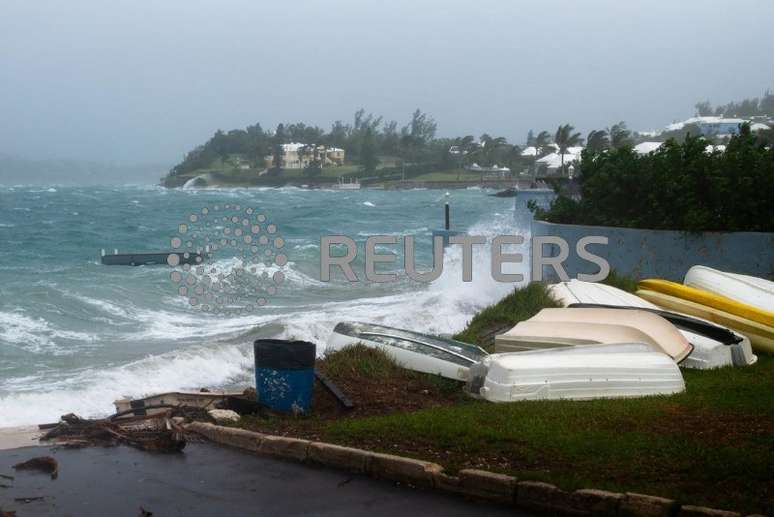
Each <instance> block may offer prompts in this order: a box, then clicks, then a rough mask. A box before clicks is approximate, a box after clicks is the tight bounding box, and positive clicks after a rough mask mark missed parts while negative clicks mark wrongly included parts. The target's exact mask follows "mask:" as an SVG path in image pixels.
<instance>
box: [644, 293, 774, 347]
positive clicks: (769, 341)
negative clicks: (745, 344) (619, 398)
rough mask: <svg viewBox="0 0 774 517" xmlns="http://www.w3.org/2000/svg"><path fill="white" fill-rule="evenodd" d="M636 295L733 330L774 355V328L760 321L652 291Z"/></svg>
mask: <svg viewBox="0 0 774 517" xmlns="http://www.w3.org/2000/svg"><path fill="white" fill-rule="evenodd" d="M644 282H645V281H643V282H640V287H643V283H644ZM647 282H651V281H647ZM675 285H677V286H679V287H683V286H680V284H675ZM636 294H637V296H639V297H641V298H643V299H645V300H647V301H649V302H651V303H653V304H655V305H658V306H659V307H663V308H664V309H667V310H670V311H673V312H679V313H682V314H689V315H691V316H696V317H697V318H703V319H705V320H709V321H713V322H715V323H717V324H718V325H722V326H724V327H728V328H730V329H733V330H735V331H737V332H738V333H740V334H743V335H744V336H746V337H747V338H748V339H749V340H750V344H751V345H752V346H753V348H754V349H755V350H756V351H760V352H768V353H774V326H771V325H764V324H763V323H760V322H758V321H754V320H752V319H748V318H745V317H743V316H739V315H737V314H732V313H730V312H726V311H723V310H721V309H719V308H716V307H710V306H709V305H704V304H701V303H697V302H694V301H691V300H687V299H685V298H681V297H678V296H672V295H671V294H665V293H663V292H657V291H654V290H651V289H642V288H641V289H640V290H638V291H637V293H636ZM721 298H722V297H721ZM732 303H735V302H732Z"/></svg>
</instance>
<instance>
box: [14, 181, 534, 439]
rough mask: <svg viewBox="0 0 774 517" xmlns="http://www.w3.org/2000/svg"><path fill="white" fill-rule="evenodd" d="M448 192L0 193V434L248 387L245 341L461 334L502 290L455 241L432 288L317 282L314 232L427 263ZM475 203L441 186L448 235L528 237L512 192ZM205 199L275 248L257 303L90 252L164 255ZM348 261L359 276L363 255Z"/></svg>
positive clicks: (483, 253) (524, 215) (478, 196)
mask: <svg viewBox="0 0 774 517" xmlns="http://www.w3.org/2000/svg"><path fill="white" fill-rule="evenodd" d="M444 194H445V193H444V192H443V191H437V190H414V191H401V192H387V191H375V190H361V191H350V192H336V191H325V190H316V191H310V190H302V189H297V188H283V189H233V190H166V189H162V188H157V187H116V188H109V187H89V188H86V187H84V188H64V187H54V188H40V187H23V186H18V187H0V426H12V425H21V424H29V423H40V422H43V421H51V420H54V419H56V418H57V417H58V416H59V415H61V414H64V413H67V412H75V413H78V414H81V415H84V416H97V415H104V414H108V413H110V412H112V401H113V400H114V399H116V398H119V397H121V396H139V395H143V394H148V393H152V392H158V391H161V390H172V389H182V388H198V387H201V386H207V387H227V386H234V385H240V384H241V385H244V384H249V383H250V382H251V378H252V369H251V367H252V347H251V343H252V341H253V340H254V339H255V338H256V337H258V336H282V337H296V338H300V339H307V340H311V341H314V342H316V343H318V350H322V349H323V348H324V346H325V342H326V341H327V338H328V336H329V334H330V331H331V330H332V329H333V326H334V325H335V324H336V322H338V321H340V320H342V319H354V320H360V321H374V322H380V323H384V324H387V325H393V326H399V327H403V328H408V329H414V330H419V331H424V332H435V333H451V332H455V331H458V330H460V329H462V328H463V327H464V325H465V324H466V322H467V321H468V320H469V319H470V317H471V316H472V315H473V314H474V313H475V311H476V310H478V309H479V308H481V307H482V306H484V305H486V304H489V303H492V302H494V301H496V300H497V299H499V298H500V297H502V296H503V295H504V294H505V293H507V292H508V291H509V290H510V289H511V288H512V286H511V285H506V284H498V283H496V282H494V281H493V280H492V279H491V276H490V274H489V253H488V250H487V249H486V248H483V249H481V250H477V251H476V252H475V255H474V258H475V261H474V262H475V268H474V281H473V282H472V283H463V282H462V280H461V267H460V254H459V252H458V250H456V249H454V248H450V249H449V250H447V253H446V256H445V262H444V264H445V267H444V274H443V275H442V276H441V277H440V278H439V279H437V280H436V281H434V282H432V283H431V284H418V283H414V282H411V281H408V280H406V279H401V280H399V281H398V282H396V283H390V284H370V283H366V282H360V283H357V284H351V283H347V282H343V281H334V282H330V283H325V282H321V281H320V280H319V278H320V276H319V244H320V236H321V235H327V234H343V235H348V236H351V237H352V238H353V239H355V240H356V241H357V242H358V244H359V257H362V255H363V243H364V241H365V240H366V238H367V237H368V236H370V235H374V234H388V235H398V236H402V235H407V234H410V235H414V236H415V237H416V240H417V246H418V257H417V260H418V262H419V264H420V265H421V264H424V265H425V267H427V266H429V265H430V260H431V256H430V241H431V230H432V229H433V228H435V227H438V226H440V225H441V224H442V203H443V200H444V198H445V196H444ZM486 194H487V192H485V191H482V190H478V189H471V190H461V191H453V192H452V193H451V195H450V196H449V200H450V202H451V204H452V221H453V225H454V227H455V228H456V229H461V230H466V231H467V232H468V233H471V234H482V235H490V236H491V235H495V234H498V233H508V234H526V233H527V232H528V228H529V221H530V215H529V212H528V211H527V210H526V209H525V208H524V205H523V201H521V200H520V205H519V208H517V209H514V200H513V199H501V198H496V197H489V196H487V195H486ZM215 205H218V206H220V207H225V206H226V205H230V206H231V207H234V206H236V205H239V206H240V207H254V208H255V209H256V210H258V211H261V213H264V214H266V215H267V217H268V221H267V223H269V222H274V223H275V224H276V225H277V226H278V229H279V231H278V233H277V235H281V236H282V238H283V239H284V240H285V244H284V248H283V251H284V252H286V253H287V256H288V259H289V262H288V264H287V265H286V266H284V268H283V272H284V274H285V280H284V282H283V283H282V284H281V285H280V287H279V289H278V292H277V293H276V294H275V295H273V296H271V297H270V299H269V303H268V304H267V305H266V306H265V307H260V308H255V309H254V310H253V311H251V312H249V313H248V314H230V315H216V314H212V313H204V312H202V311H200V310H198V309H197V308H196V307H192V306H191V305H190V304H189V301H188V300H187V299H186V298H184V297H181V296H179V295H178V287H177V286H176V285H175V284H174V283H173V282H171V281H170V272H171V268H170V267H166V266H154V267H107V266H102V265H101V264H100V261H99V254H100V249H101V248H107V249H108V252H112V250H113V248H118V249H119V250H121V251H151V250H168V249H170V248H169V246H170V238H171V237H173V236H175V235H176V234H177V232H178V227H179V224H181V223H184V222H186V220H187V218H188V217H190V214H200V213H201V209H202V208H204V207H213V206H215ZM242 209H243V208H242ZM392 249H394V251H396V252H401V251H402V250H401V247H399V246H398V247H394V248H392ZM230 260H234V259H233V257H229V256H228V253H227V252H226V251H221V252H218V253H213V256H212V257H211V258H210V261H208V262H211V263H213V264H217V265H219V266H223V267H227V266H228V264H229V261H230ZM402 263H403V260H402V258H399V259H398V264H401V265H402ZM356 264H357V265H358V267H356V268H355V270H356V272H358V274H359V275H360V276H361V277H362V276H363V269H362V267H363V265H362V264H363V263H362V260H360V259H358V261H357V262H356ZM525 269H526V268H525ZM259 273H260V272H258V273H256V274H259Z"/></svg>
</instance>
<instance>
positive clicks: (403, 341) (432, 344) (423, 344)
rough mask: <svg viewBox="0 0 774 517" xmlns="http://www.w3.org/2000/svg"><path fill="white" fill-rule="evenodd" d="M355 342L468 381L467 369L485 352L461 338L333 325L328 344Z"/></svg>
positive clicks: (402, 362)
mask: <svg viewBox="0 0 774 517" xmlns="http://www.w3.org/2000/svg"><path fill="white" fill-rule="evenodd" d="M357 343H362V344H364V345H366V346H369V347H373V348H378V349H379V350H383V351H384V352H385V353H387V355H389V356H390V357H392V358H393V359H394V360H395V362H397V363H398V364H400V365H401V366H403V367H404V368H407V369H409V370H414V371H417V372H422V373H429V374H433V375H440V376H442V377H446V378H447V379H453V380H456V381H464V380H467V378H468V368H470V366H471V365H473V364H476V363H478V362H479V361H481V360H482V359H483V358H485V357H486V356H487V355H488V354H487V352H486V351H485V350H484V349H482V348H480V347H477V346H475V345H470V344H468V343H463V342H461V341H455V340H453V339H448V338H442V337H438V336H430V335H427V334H421V333H419V332H412V331H410V330H403V329H397V328H392V327H385V326H382V325H374V324H372V323H358V322H341V323H339V324H338V325H336V327H335V328H334V329H333V333H332V334H331V337H330V339H329V340H328V347H329V348H331V349H334V350H337V349H340V348H343V347H345V346H348V345H354V344H357Z"/></svg>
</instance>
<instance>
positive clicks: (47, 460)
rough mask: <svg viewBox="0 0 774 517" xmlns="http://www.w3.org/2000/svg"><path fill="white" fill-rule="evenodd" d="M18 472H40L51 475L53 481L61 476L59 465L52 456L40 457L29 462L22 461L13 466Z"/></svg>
mask: <svg viewBox="0 0 774 517" xmlns="http://www.w3.org/2000/svg"><path fill="white" fill-rule="evenodd" d="M13 468H15V469H17V470H40V471H41V472H46V473H47V474H51V479H56V478H57V476H58V475H59V463H58V462H57V461H56V460H55V459H54V458H52V457H51V456H38V457H37V458H32V459H30V460H27V461H22V462H21V463H17V464H16V465H14V466H13Z"/></svg>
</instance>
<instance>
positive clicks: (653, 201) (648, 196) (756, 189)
mask: <svg viewBox="0 0 774 517" xmlns="http://www.w3.org/2000/svg"><path fill="white" fill-rule="evenodd" d="M707 144H708V141H707V140H706V139H705V138H703V137H701V136H692V135H687V136H686V138H685V141H684V142H682V143H680V142H678V141H676V140H674V139H670V140H667V141H666V142H664V144H663V145H662V146H661V147H660V148H659V149H658V150H656V151H654V152H652V153H649V154H647V155H638V154H637V153H636V152H634V150H633V149H632V148H631V147H629V146H623V147H621V148H618V149H611V150H610V151H609V152H607V153H601V154H593V153H584V154H583V158H582V160H581V163H580V172H581V174H580V179H579V181H580V194H581V195H580V198H579V199H574V198H570V197H567V196H565V195H562V194H560V195H559V196H557V198H556V199H555V200H554V201H553V202H552V204H551V207H550V208H549V210H547V211H541V210H537V209H536V212H537V214H536V215H537V216H538V217H541V218H543V219H546V220H548V221H550V222H556V223H568V224H586V225H605V226H618V227H628V228H649V229H661V230H683V231H690V232H703V231H761V232H771V231H774V204H773V203H771V202H770V199H769V198H770V192H774V148H771V147H765V146H762V145H760V144H759V142H758V141H757V139H756V136H755V135H753V134H752V133H751V131H750V127H749V125H747V124H745V125H743V126H742V127H741V129H740V133H739V134H738V135H734V136H732V137H731V139H730V140H729V143H728V145H727V147H726V150H725V152H714V153H707V152H706V146H707Z"/></svg>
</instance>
